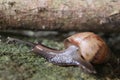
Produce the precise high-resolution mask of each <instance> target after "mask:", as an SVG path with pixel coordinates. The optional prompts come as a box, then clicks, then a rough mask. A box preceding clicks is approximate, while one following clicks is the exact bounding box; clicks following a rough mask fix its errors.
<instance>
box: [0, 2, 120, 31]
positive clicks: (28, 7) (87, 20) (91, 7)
mask: <svg viewBox="0 0 120 80" xmlns="http://www.w3.org/2000/svg"><path fill="white" fill-rule="evenodd" d="M14 29H17V30H19V29H27V30H58V31H74V30H76V31H94V32H111V33H112V32H120V0H66V1H65V0H0V30H14Z"/></svg>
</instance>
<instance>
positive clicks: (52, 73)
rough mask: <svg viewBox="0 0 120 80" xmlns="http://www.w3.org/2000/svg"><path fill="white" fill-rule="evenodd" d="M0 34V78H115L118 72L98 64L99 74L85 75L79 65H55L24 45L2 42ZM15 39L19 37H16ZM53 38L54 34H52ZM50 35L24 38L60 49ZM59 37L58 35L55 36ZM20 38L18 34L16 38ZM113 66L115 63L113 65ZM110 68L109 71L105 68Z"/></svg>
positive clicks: (12, 79)
mask: <svg viewBox="0 0 120 80" xmlns="http://www.w3.org/2000/svg"><path fill="white" fill-rule="evenodd" d="M3 37H4V36H3ZM3 37H1V39H2V41H1V42H0V80H119V79H120V77H119V75H116V73H113V72H112V69H111V68H110V67H108V66H106V65H105V66H101V67H102V69H100V67H99V68H98V69H99V72H100V73H99V74H97V75H92V74H86V73H84V72H82V71H81V69H80V68H79V67H59V66H56V65H53V64H51V63H48V62H46V60H45V59H43V58H41V57H40V56H38V55H35V54H34V53H32V52H30V48H29V47H27V46H26V45H24V44H18V43H14V44H13V43H12V44H8V43H6V38H3ZM17 38H19V37H17ZM54 38H55V37H54ZM54 38H52V39H50V38H47V37H45V38H40V37H39V38H26V37H22V40H26V41H32V42H37V41H42V43H43V44H44V45H47V46H49V47H52V48H56V49H63V44H62V43H61V42H60V41H56V38H55V39H54ZM57 38H59V36H58V37H57ZM20 39H21V37H20ZM116 66H117V65H116ZM109 69H111V70H109Z"/></svg>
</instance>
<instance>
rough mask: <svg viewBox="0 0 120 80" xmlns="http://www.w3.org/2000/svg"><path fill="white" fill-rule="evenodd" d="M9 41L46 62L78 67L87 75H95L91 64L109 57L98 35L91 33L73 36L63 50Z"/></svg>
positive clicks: (106, 47) (104, 60) (67, 40)
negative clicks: (20, 44) (26, 48)
mask: <svg viewBox="0 0 120 80" xmlns="http://www.w3.org/2000/svg"><path fill="white" fill-rule="evenodd" d="M9 40H10V41H17V42H20V43H25V44H27V45H29V46H31V47H33V48H32V51H33V52H34V53H36V54H39V55H40V56H42V57H44V58H45V59H46V60H47V61H49V62H51V63H53V64H56V65H59V66H79V67H81V68H82V69H83V70H85V71H87V72H89V73H96V70H95V69H94V67H93V65H92V64H101V63H104V62H106V61H107V60H108V59H109V57H110V50H109V48H108V46H107V45H106V43H105V42H104V41H103V40H102V38H100V37H99V36H98V35H96V34H94V33H92V32H83V33H77V34H74V35H72V36H70V37H68V38H67V39H65V40H64V45H65V48H66V49H65V50H55V49H51V48H49V47H46V46H44V45H42V44H35V43H31V42H26V41H22V40H19V39H15V38H9ZM91 63H92V64H91Z"/></svg>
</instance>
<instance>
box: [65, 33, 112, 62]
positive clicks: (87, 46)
mask: <svg viewBox="0 0 120 80" xmlns="http://www.w3.org/2000/svg"><path fill="white" fill-rule="evenodd" d="M64 44H65V46H66V47H68V46H70V45H76V46H78V47H79V54H80V56H81V57H82V58H83V59H84V60H86V61H88V62H92V63H95V64H100V63H103V62H105V61H106V60H108V58H109V53H110V51H109V48H108V46H107V45H106V43H105V42H104V40H103V39H102V38H101V37H99V36H98V35H96V34H94V33H92V32H83V33H78V34H74V35H72V36H70V37H68V38H67V39H65V41H64Z"/></svg>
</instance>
